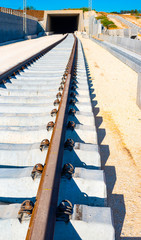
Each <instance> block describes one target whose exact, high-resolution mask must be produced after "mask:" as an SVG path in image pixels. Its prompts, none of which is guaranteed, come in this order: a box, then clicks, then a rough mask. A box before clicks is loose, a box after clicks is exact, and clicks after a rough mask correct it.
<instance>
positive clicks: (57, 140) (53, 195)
mask: <svg viewBox="0 0 141 240" xmlns="http://www.w3.org/2000/svg"><path fill="white" fill-rule="evenodd" d="M76 45H77V39H76V37H75V41H74V45H73V49H72V53H71V57H70V61H69V66H70V67H69V71H68V75H67V80H66V83H65V87H64V91H63V95H62V98H61V102H60V105H59V111H58V113H57V117H56V123H55V127H54V129H53V133H52V137H51V141H50V145H49V149H48V153H47V157H46V160H45V166H44V170H43V174H42V177H41V181H40V185H39V188H38V193H37V197H36V203H35V206H34V210H33V213H32V216H31V220H30V224H29V228H28V232H27V236H26V240H37V239H40V240H45V239H48V240H52V239H53V234H54V228H55V220H56V207H57V200H58V192H59V184H60V178H61V168H62V159H63V152H64V148H63V147H62V146H63V145H64V141H65V130H66V127H65V126H66V121H67V114H66V109H67V105H68V94H69V87H70V80H71V72H72V69H73V61H74V57H75V51H76Z"/></svg>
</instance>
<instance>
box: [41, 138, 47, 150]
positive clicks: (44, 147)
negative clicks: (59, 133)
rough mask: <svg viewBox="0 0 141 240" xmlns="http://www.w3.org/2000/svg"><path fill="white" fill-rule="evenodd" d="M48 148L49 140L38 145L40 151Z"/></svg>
mask: <svg viewBox="0 0 141 240" xmlns="http://www.w3.org/2000/svg"><path fill="white" fill-rule="evenodd" d="M48 147H49V140H48V139H44V140H43V141H42V142H41V144H40V150H41V151H43V150H45V149H47V148H48Z"/></svg>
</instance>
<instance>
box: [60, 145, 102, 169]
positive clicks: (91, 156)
mask: <svg viewBox="0 0 141 240" xmlns="http://www.w3.org/2000/svg"><path fill="white" fill-rule="evenodd" d="M63 162H64V164H65V163H71V164H72V165H73V166H74V167H81V168H86V169H100V167H101V158H100V153H99V147H98V145H96V144H86V143H77V142H75V146H74V148H73V150H72V151H68V150H65V151H64V157H63Z"/></svg>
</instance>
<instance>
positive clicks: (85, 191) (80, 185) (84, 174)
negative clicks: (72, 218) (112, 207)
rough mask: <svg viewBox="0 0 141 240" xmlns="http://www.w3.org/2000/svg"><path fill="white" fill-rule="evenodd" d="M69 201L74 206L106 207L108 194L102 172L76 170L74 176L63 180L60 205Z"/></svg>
mask: <svg viewBox="0 0 141 240" xmlns="http://www.w3.org/2000/svg"><path fill="white" fill-rule="evenodd" d="M63 199H68V200H69V201H70V202H71V203H72V204H73V205H74V204H84V205H88V206H101V207H103V206H106V204H107V201H106V199H107V193H106V184H105V177H104V173H103V171H102V170H92V169H84V168H75V173H74V176H73V177H72V178H71V179H70V180H68V179H66V178H61V183H60V188H59V198H58V204H59V203H60V202H61V201H62V200H63Z"/></svg>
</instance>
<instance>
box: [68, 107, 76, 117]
mask: <svg viewBox="0 0 141 240" xmlns="http://www.w3.org/2000/svg"><path fill="white" fill-rule="evenodd" d="M75 113H76V111H75V109H74V108H71V109H70V110H69V115H72V116H74V115H75Z"/></svg>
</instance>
